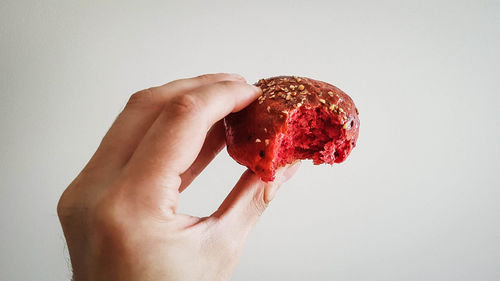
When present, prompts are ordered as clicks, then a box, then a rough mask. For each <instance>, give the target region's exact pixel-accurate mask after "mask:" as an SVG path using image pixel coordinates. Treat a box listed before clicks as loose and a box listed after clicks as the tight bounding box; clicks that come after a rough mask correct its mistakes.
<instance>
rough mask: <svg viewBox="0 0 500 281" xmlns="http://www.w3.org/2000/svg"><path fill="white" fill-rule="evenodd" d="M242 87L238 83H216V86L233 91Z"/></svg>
mask: <svg viewBox="0 0 500 281" xmlns="http://www.w3.org/2000/svg"><path fill="white" fill-rule="evenodd" d="M240 85H242V83H241V82H237V81H219V82H217V83H215V86H216V87H218V88H222V89H231V88H235V87H238V86H240Z"/></svg>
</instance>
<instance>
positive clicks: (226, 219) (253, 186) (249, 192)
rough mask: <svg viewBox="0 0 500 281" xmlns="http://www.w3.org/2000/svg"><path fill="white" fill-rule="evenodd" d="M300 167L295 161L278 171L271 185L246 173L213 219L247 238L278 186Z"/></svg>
mask: <svg viewBox="0 0 500 281" xmlns="http://www.w3.org/2000/svg"><path fill="white" fill-rule="evenodd" d="M299 166H300V161H297V162H294V163H292V164H290V165H287V166H285V167H282V168H280V169H278V170H277V171H276V178H275V180H274V181H272V182H263V181H262V180H260V178H259V176H257V175H255V174H254V173H253V172H252V171H250V170H247V171H245V172H244V173H243V175H242V176H241V178H240V180H239V181H238V183H236V185H235V186H234V188H233V190H231V192H230V193H229V195H228V196H227V197H226V199H225V200H224V202H222V204H221V206H220V207H219V209H218V210H217V211H216V212H215V213H214V214H213V215H212V217H214V218H217V219H218V220H219V222H220V223H223V224H229V225H231V228H232V229H233V230H235V231H242V233H240V234H243V235H244V236H245V237H246V234H248V232H249V231H250V230H251V229H252V227H253V226H254V225H255V223H256V222H257V220H258V219H259V217H260V216H261V215H262V213H263V212H264V211H265V209H266V208H267V206H268V204H269V202H270V201H271V200H272V199H273V198H274V196H275V194H276V192H277V191H278V189H279V188H280V186H281V185H282V184H283V183H284V182H286V181H287V180H289V179H290V178H291V177H292V176H293V175H294V174H295V172H296V171H297V169H298V168H299Z"/></svg>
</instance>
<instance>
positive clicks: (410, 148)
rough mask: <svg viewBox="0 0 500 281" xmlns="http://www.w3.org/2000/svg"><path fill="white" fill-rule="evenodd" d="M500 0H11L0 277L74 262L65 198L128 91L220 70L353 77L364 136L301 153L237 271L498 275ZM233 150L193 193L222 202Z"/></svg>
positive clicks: (2, 89)
mask: <svg viewBox="0 0 500 281" xmlns="http://www.w3.org/2000/svg"><path fill="white" fill-rule="evenodd" d="M499 27H500V2H499V1H483V0H479V1H451V0H450V1H92V0H89V1H16V0H2V1H1V2H0V129H1V130H0V132H1V138H0V280H5V281H14V280H20V281H21V280H22V281H25V280H39V281H43V280H47V281H51V280H69V279H70V277H71V273H70V265H69V261H68V254H67V250H66V247H65V242H64V237H63V235H62V231H61V229H60V226H59V222H58V219H57V214H56V204H57V201H58V198H59V196H60V194H61V193H62V191H63V190H64V189H65V187H66V186H67V185H68V184H69V182H70V181H71V180H72V179H73V178H74V177H75V176H76V175H77V173H78V172H79V171H80V170H81V168H82V167H83V166H84V165H85V163H86V162H87V161H88V159H89V158H90V156H91V155H92V154H93V152H94V151H95V149H96V147H97V145H98V144H99V142H100V139H101V138H102V136H103V135H104V134H105V132H106V131H107V129H108V128H109V126H110V125H111V123H112V122H113V120H114V118H115V117H116V115H117V114H118V113H119V112H120V110H121V109H122V108H123V105H124V104H125V103H126V101H127V99H128V97H129V95H131V94H132V93H134V92H135V91H138V90H140V89H143V88H147V87H150V86H154V85H160V84H163V83H166V82H168V81H171V80H174V79H178V78H183V77H187V76H194V75H198V74H202V73H210V72H237V73H240V74H242V75H244V76H245V77H246V78H247V80H248V81H256V80H258V79H259V78H263V77H268V76H274V75H280V74H294V75H302V76H308V77H311V78H316V79H319V80H324V81H327V82H330V83H332V84H334V85H337V86H338V87H339V88H341V89H342V90H344V91H345V92H346V93H348V94H350V95H351V96H352V98H353V99H354V101H355V102H356V105H357V106H358V108H359V110H360V119H361V128H360V137H359V142H358V146H357V147H356V148H355V149H354V151H353V152H352V154H351V156H350V157H349V159H348V160H347V161H346V162H345V163H343V164H341V165H335V166H333V167H332V166H326V165H325V166H313V165H312V163H310V162H305V163H303V165H302V167H301V169H300V170H299V172H298V173H297V175H296V176H295V177H294V178H293V179H292V180H291V181H290V182H289V183H287V184H286V185H285V186H284V187H283V188H282V189H281V190H280V191H279V193H278V194H277V197H276V198H275V200H274V201H273V202H272V203H271V206H270V207H269V209H268V210H267V211H266V212H265V213H264V215H263V217H262V218H261V220H260V221H259V223H258V224H257V226H256V228H255V229H254V230H253V232H252V233H251V235H250V238H249V240H248V243H247V245H246V247H245V251H244V254H243V256H242V258H241V261H240V264H239V266H238V268H237V270H236V272H235V275H234V279H233V280H240V281H243V280H288V281H293V280H360V281H361V280H363V281H366V280H384V281H386V280H450V281H451V280H453V281H460V280H464V281H465V280H492V281H493V280H500V204H499V199H500V190H499V187H500V175H499V174H500V164H499V160H500V125H499V124H500V117H499V112H500V91H499V90H500V86H499V85H500V82H499V73H500V55H499V50H500V31H499V30H500V28H499ZM243 171H244V167H242V166H240V165H238V164H237V163H236V162H235V161H233V160H232V159H231V158H230V157H228V156H227V153H226V151H223V152H222V153H221V154H220V156H218V157H217V158H216V159H215V160H214V162H213V163H212V165H210V166H209V167H208V168H207V169H206V171H205V172H204V173H203V174H202V175H201V176H200V177H199V178H198V179H197V180H196V181H195V182H194V183H193V184H192V186H190V187H189V189H188V190H186V191H185V192H184V193H183V194H182V195H181V198H180V211H181V212H186V213H190V214H193V215H199V216H205V215H208V214H210V213H211V212H212V211H213V210H215V209H216V208H217V206H218V205H219V204H220V202H222V200H223V198H224V197H225V196H226V195H227V193H228V192H229V190H230V189H231V188H232V186H233V185H234V183H235V182H236V180H237V179H238V177H239V176H240V174H241V173H242V172H243Z"/></svg>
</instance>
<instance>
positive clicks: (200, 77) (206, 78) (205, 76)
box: [196, 74, 215, 81]
mask: <svg viewBox="0 0 500 281" xmlns="http://www.w3.org/2000/svg"><path fill="white" fill-rule="evenodd" d="M214 76H215V74H202V75H198V76H196V79H198V80H203V81H211V80H212V79H213V78H214Z"/></svg>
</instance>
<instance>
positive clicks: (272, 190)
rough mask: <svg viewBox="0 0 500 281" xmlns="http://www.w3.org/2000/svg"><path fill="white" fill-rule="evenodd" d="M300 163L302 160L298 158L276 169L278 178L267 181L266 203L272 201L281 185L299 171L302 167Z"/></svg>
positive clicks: (265, 190)
mask: <svg viewBox="0 0 500 281" xmlns="http://www.w3.org/2000/svg"><path fill="white" fill-rule="evenodd" d="M300 163H301V162H300V160H297V161H295V162H293V163H291V164H289V165H286V166H285V167H281V168H279V169H278V170H276V178H275V179H274V181H272V182H268V183H266V186H265V189H264V201H265V202H266V203H269V202H271V200H273V199H274V197H275V196H276V193H277V192H278V190H279V189H280V187H281V185H282V184H283V183H284V182H286V181H288V180H289V179H290V178H291V177H292V176H293V175H294V174H295V173H296V172H297V170H298V169H299V167H300Z"/></svg>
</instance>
